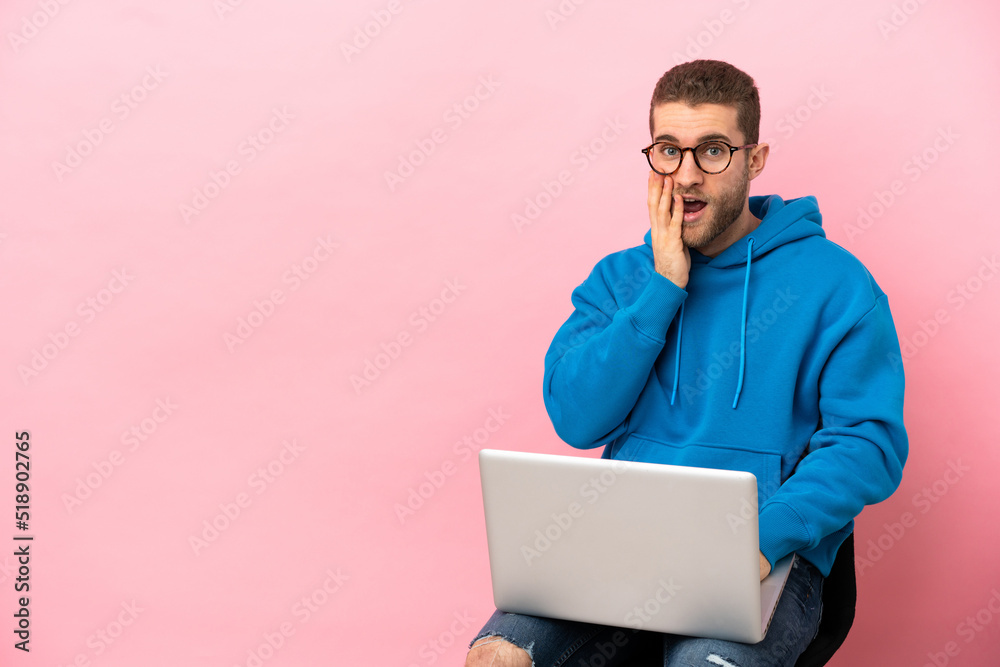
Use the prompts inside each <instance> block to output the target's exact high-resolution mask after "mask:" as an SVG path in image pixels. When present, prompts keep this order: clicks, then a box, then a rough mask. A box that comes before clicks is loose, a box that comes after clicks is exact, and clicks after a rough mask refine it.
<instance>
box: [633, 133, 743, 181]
mask: <svg viewBox="0 0 1000 667" xmlns="http://www.w3.org/2000/svg"><path fill="white" fill-rule="evenodd" d="M657 144H667V145H668V146H673V147H674V148H676V149H678V150H679V151H680V152H681V159H680V160H678V162H677V167H675V168H674V170H673V171H668V172H665V173H664V172H662V171H660V170H658V169H657V168H656V167H654V166H653V158H652V156H650V154H649V152H650V151H651V150H653V148H654V147H655V146H656V145H657ZM705 144H722V145H723V146H725V147H726V148H728V149H729V161H728V162H726V166H725V167H723V168H722V169H720V170H719V171H708V170H707V169H705V168H704V167H702V166H701V163H700V162H698V149H699V148H701V147H702V146H704V145H705ZM757 145H758V144H747V145H746V146H731V145H729V144H728V143H727V142H725V141H721V140H719V139H710V140H708V141H703V142H701V143H700V144H698V145H697V146H695V147H694V148H691V147H688V148H681V147H680V146H678V145H677V144H674V143H671V142H669V141H654V142H653V143H652V144H650V145H649V146H646V147H645V148H643V149H642V152H643V153H644V154H645V155H646V162H648V163H649V168H650V169H652V170H653V171H655V172H656V173H657V174H659V175H660V176H670V175H671V174H673V173H676V172H677V170H678V169H680V168H681V165H682V164H684V151H691V157H693V158H694V164H695V166H696V167H698V169H700V170H701V171H702V172H703V173H706V174H721V173H722V172H724V171H725V170H726V169H729V165H731V164H732V163H733V153H735V152H736V151H741V150H743V149H744V148H753V147H755V146H757Z"/></svg>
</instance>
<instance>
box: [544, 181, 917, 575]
mask: <svg viewBox="0 0 1000 667" xmlns="http://www.w3.org/2000/svg"><path fill="white" fill-rule="evenodd" d="M749 205H750V211H751V212H752V213H753V214H754V215H755V216H757V217H758V218H761V223H760V225H759V226H758V227H757V229H755V230H754V231H753V232H751V233H750V234H748V235H746V236H744V237H743V238H741V239H739V240H737V241H736V242H735V243H733V244H732V245H731V246H729V247H728V248H726V249H725V250H724V251H723V252H721V253H720V254H719V255H718V256H717V257H714V258H712V257H708V256H706V255H703V254H701V253H699V252H698V251H697V250H693V249H692V250H691V272H690V278H689V280H688V284H687V287H686V289H681V288H680V287H677V286H676V285H675V284H674V283H672V282H671V281H670V280H668V279H667V278H664V277H663V276H661V275H660V274H658V273H656V271H655V270H654V269H653V250H652V244H651V238H650V233H649V232H646V237H645V243H644V244H643V245H640V246H636V247H634V248H629V249H627V250H622V251H620V252H616V253H613V254H611V255H608V256H607V257H605V258H604V259H602V260H601V261H600V262H598V264H597V266H595V267H594V270H593V271H592V272H591V274H590V276H589V277H588V278H587V279H586V280H585V281H584V282H583V284H581V285H580V286H579V287H577V288H576V289H575V290H574V291H573V294H572V302H573V306H574V308H575V309H574V311H573V313H572V314H571V315H570V317H569V319H568V320H567V321H566V322H565V323H564V324H563V325H562V327H560V329H559V331H558V332H557V333H556V335H555V338H554V340H553V341H552V344H551V346H550V347H549V350H548V352H547V354H546V355H545V377H544V398H545V407H546V409H547V410H548V413H549V417H550V418H551V419H552V423H553V425H554V426H555V430H556V432H557V433H558V435H559V437H561V438H562V439H563V440H565V441H566V442H567V443H569V444H570V445H572V446H574V447H578V448H581V449H590V448H593V447H598V446H601V445H605V449H604V454H603V456H604V457H605V458H615V459H627V460H633V461H651V462H658V463H669V464H674V465H690V466H700V467H706V468H722V469H726V470H746V471H749V472H752V473H754V474H755V475H756V477H757V489H758V498H757V501H758V503H757V509H758V513H759V526H760V550H761V553H762V554H763V555H764V557H765V558H767V560H768V561H769V562H770V563H771V564H772V565H773V564H774V563H775V562H776V561H777V560H779V559H781V558H782V557H784V556H786V555H788V554H790V553H792V552H796V553H798V554H799V555H800V556H802V557H803V558H806V559H807V560H809V561H810V562H812V563H813V564H814V565H816V567H817V568H819V570H820V571H821V572H822V573H823V574H824V575H828V574H829V573H830V567H831V565H832V564H833V559H834V557H835V556H836V554H837V549H838V548H839V546H840V544H841V543H842V542H843V541H844V540H845V539H846V538H847V536H848V535H849V534H850V533H851V531H852V530H853V529H854V517H855V516H857V515H858V514H859V513H860V512H861V510H862V508H864V506H865V505H870V504H874V503H878V502H881V501H882V500H884V499H886V498H888V497H889V496H890V495H891V494H892V492H893V491H895V489H896V488H897V487H898V486H899V483H900V480H901V479H902V474H903V465H904V463H905V462H906V456H907V452H908V442H907V436H906V430H905V428H904V426H903V373H902V369H901V368H900V367H899V366H898V364H896V365H893V364H892V363H891V362H890V360H891V359H892V358H898V355H899V353H900V350H899V340H898V338H897V336H896V329H895V326H894V325H893V321H892V315H891V313H890V312H889V304H888V302H887V299H886V295H885V294H884V293H883V292H882V290H881V289H880V288H879V286H878V285H877V284H876V283H875V279H874V278H873V277H872V275H871V274H870V273H869V272H868V270H867V269H865V267H864V266H863V265H862V264H861V262H859V261H858V260H857V259H856V258H855V257H854V256H853V255H851V254H850V253H849V252H847V251H846V250H844V249H843V248H841V247H840V246H838V245H836V244H834V243H833V242H831V241H829V240H827V239H826V235H825V234H824V232H823V229H822V227H821V223H822V217H821V215H820V212H819V208H818V206H817V203H816V198H815V197H801V198H798V199H790V200H788V201H784V200H782V199H781V198H780V197H778V196H776V195H772V196H768V197H750V198H749ZM793 473H794V474H793Z"/></svg>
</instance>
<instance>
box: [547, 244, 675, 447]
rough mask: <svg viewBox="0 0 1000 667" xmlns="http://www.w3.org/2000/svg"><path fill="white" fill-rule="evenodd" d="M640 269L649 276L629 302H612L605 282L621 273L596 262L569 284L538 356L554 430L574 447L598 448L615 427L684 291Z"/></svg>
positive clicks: (626, 410)
mask: <svg viewBox="0 0 1000 667" xmlns="http://www.w3.org/2000/svg"><path fill="white" fill-rule="evenodd" d="M643 271H644V272H645V273H650V274H652V275H651V277H650V279H649V281H648V282H646V283H645V285H642V286H641V287H640V288H639V289H641V290H642V291H641V293H640V294H639V296H638V297H637V298H636V299H635V300H634V301H633V302H632V303H631V304H630V305H628V306H626V307H624V308H619V307H618V304H619V298H618V297H619V296H621V295H616V294H615V292H614V291H613V290H612V289H611V288H610V287H609V285H612V284H615V285H619V284H621V280H618V281H617V282H616V280H615V278H616V276H614V275H610V274H611V273H612V271H611V268H610V267H607V266H606V264H605V263H602V264H598V266H597V267H595V269H594V271H593V272H592V273H591V275H590V277H589V278H587V280H585V281H584V282H583V284H581V285H580V286H579V287H577V288H576V289H575V290H573V294H572V297H571V298H572V302H573V306H574V310H573V313H572V314H571V315H570V316H569V319H568V320H566V322H565V323H564V324H563V325H562V326H561V327H560V328H559V330H558V331H557V332H556V335H555V338H554V339H553V341H552V344H551V345H550V346H549V350H548V352H547V353H546V355H545V377H544V387H543V393H544V400H545V409H546V410H547V411H548V413H549V417H550V418H551V419H552V424H553V426H554V427H555V430H556V433H557V434H558V435H559V437H560V438H562V439H563V440H564V441H566V442H567V443H569V444H570V445H572V446H574V447H578V448H580V449H590V448H593V447H597V446H599V445H602V444H605V443H607V442H609V441H610V440H612V439H614V438H615V437H617V436H618V435H619V434H620V433H621V432H622V430H623V429H624V421H625V418H626V417H627V416H628V414H629V412H630V411H631V410H632V408H633V407H634V406H635V403H636V401H637V400H638V398H639V394H640V392H641V391H642V388H643V387H644V386H645V384H646V381H647V380H648V379H649V374H650V372H651V371H652V368H653V364H654V362H655V361H656V358H657V356H659V354H660V352H661V351H662V350H663V345H664V343H665V342H666V333H667V329H668V328H669V327H670V322H671V320H673V318H674V315H675V313H676V312H677V310H678V309H679V308H680V306H681V304H682V303H683V302H684V299H685V298H687V292H686V291H684V290H682V289H681V288H680V287H678V286H677V285H675V284H674V283H673V282H671V281H670V280H668V279H667V278H664V277H663V276H661V275H660V274H658V273H656V272H655V271H653V270H652V267H650V269H649V270H648V271H646V270H643ZM633 275H634V274H633ZM619 277H620V276H619ZM629 284H633V283H632V282H631V281H629ZM629 290H633V288H632V287H626V288H623V289H622V290H621V291H622V292H623V293H625V294H627V293H628V291H629Z"/></svg>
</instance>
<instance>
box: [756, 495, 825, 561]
mask: <svg viewBox="0 0 1000 667" xmlns="http://www.w3.org/2000/svg"><path fill="white" fill-rule="evenodd" d="M758 524H759V527H760V552H761V553H762V554H764V558H766V559H767V560H768V562H769V563H771V564H772V565H773V564H774V563H776V562H778V561H779V560H781V559H782V558H784V557H785V556H787V555H788V554H790V553H792V552H793V551H796V550H799V549H802V548H803V547H807V546H809V544H810V543H811V542H812V539H811V536H810V534H809V528H808V526H806V523H805V521H803V520H802V517H800V516H799V514H798V512H796V511H795V510H793V509H792V508H791V507H789V506H788V505H786V504H784V503H781V502H775V503H769V504H767V505H765V506H764V509H762V510H761V511H760V517H759V519H758Z"/></svg>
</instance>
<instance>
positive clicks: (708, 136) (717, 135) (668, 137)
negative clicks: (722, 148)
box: [654, 132, 733, 144]
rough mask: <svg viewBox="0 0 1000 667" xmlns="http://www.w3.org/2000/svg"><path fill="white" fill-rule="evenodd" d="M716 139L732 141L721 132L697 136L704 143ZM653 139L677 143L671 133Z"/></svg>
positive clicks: (700, 142)
mask: <svg viewBox="0 0 1000 667" xmlns="http://www.w3.org/2000/svg"><path fill="white" fill-rule="evenodd" d="M716 140H719V141H725V142H726V143H727V144H731V143H733V142H732V140H731V139H730V138H729V137H728V136H726V135H725V134H722V133H721V132H712V133H711V134H703V135H701V136H700V137H698V143H699V144H702V143H705V142H706V141H716ZM655 141H672V142H674V143H675V144H676V143H679V140H678V139H677V137H675V136H674V135H672V134H661V135H660V136H658V137H656V139H654V142H655Z"/></svg>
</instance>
